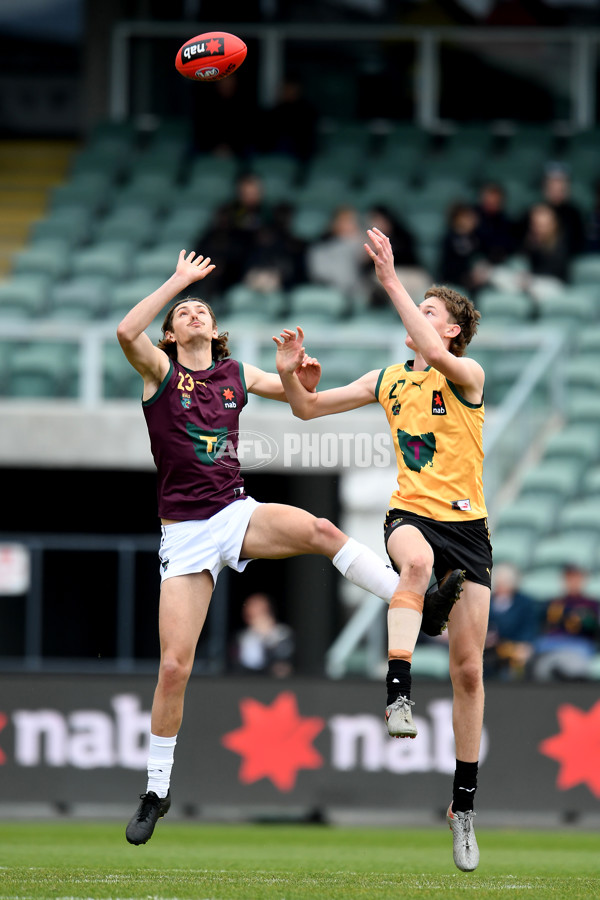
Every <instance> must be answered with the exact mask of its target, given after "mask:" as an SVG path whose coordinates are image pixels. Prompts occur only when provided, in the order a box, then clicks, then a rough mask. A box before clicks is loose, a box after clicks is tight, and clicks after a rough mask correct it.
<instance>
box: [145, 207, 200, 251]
mask: <svg viewBox="0 0 600 900" xmlns="http://www.w3.org/2000/svg"><path fill="white" fill-rule="evenodd" d="M213 216H214V213H213V210H212V209H210V208H208V207H203V206H194V205H190V206H184V207H178V208H176V209H173V210H171V212H169V213H167V215H166V216H165V218H164V219H162V220H159V221H158V222H155V223H154V235H155V237H154V239H155V242H156V244H167V243H170V244H175V243H177V244H180V245H181V247H180V249H182V250H183V249H185V250H187V249H188V248H189V249H190V250H196V249H200V248H197V247H196V244H197V242H198V240H199V239H200V238H201V237H203V236H204V235H206V234H207V233H208V231H209V228H210V225H211V223H212V221H213Z"/></svg>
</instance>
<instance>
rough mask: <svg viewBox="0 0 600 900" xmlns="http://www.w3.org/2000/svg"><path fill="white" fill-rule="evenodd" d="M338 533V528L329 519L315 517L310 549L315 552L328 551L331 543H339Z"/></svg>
mask: <svg viewBox="0 0 600 900" xmlns="http://www.w3.org/2000/svg"><path fill="white" fill-rule="evenodd" d="M340 534H341V532H340V529H339V528H337V527H336V526H335V525H334V524H333V522H330V521H329V519H315V520H314V523H313V534H312V540H311V549H312V550H313V551H315V552H317V553H328V552H330V550H331V547H332V545H334V544H337V543H339V539H340Z"/></svg>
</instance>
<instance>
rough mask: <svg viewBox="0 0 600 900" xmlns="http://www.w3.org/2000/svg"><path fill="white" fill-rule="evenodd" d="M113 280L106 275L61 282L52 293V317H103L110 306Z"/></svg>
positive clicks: (87, 276)
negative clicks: (109, 300)
mask: <svg viewBox="0 0 600 900" xmlns="http://www.w3.org/2000/svg"><path fill="white" fill-rule="evenodd" d="M111 287H112V279H110V278H107V277H106V275H102V274H100V275H78V276H75V277H73V278H69V279H65V280H64V281H59V282H58V283H57V284H55V285H53V286H52V289H51V291H50V310H49V313H50V315H51V316H52V317H58V318H67V317H68V316H71V315H72V316H73V317H74V318H77V319H81V318H84V319H87V318H90V317H92V318H94V317H98V318H99V317H101V316H102V315H104V313H105V312H106V309H107V305H108V298H109V296H110V290H111Z"/></svg>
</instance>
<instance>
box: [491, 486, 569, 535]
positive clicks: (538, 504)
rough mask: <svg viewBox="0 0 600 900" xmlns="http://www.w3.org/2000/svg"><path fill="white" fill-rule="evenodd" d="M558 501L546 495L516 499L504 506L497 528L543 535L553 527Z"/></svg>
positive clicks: (533, 495) (531, 495)
mask: <svg viewBox="0 0 600 900" xmlns="http://www.w3.org/2000/svg"><path fill="white" fill-rule="evenodd" d="M559 505H560V501H559V499H558V498H557V497H555V496H552V495H548V494H545V493H544V494H529V495H526V496H524V497H517V499H516V500H514V501H513V502H512V503H510V504H508V505H507V506H505V507H504V508H503V509H502V510H501V512H500V514H499V516H498V520H497V523H496V525H497V527H498V528H502V529H505V528H517V529H519V528H522V529H526V530H534V531H536V532H537V533H538V534H543V533H544V532H546V531H550V530H552V529H553V528H554V527H555V515H556V513H557V511H558V508H559Z"/></svg>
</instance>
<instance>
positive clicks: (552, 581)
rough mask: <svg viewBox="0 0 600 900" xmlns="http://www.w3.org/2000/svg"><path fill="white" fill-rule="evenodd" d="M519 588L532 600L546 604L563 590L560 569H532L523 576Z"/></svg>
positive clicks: (545, 567)
mask: <svg viewBox="0 0 600 900" xmlns="http://www.w3.org/2000/svg"><path fill="white" fill-rule="evenodd" d="M519 587H520V589H521V591H523V593H524V594H528V595H529V596H530V597H533V599H534V600H538V601H539V602H540V603H547V602H548V601H549V600H552V598H553V597H557V596H558V595H559V594H560V593H561V592H562V590H563V585H562V569H561V568H560V567H558V566H542V567H538V568H532V569H530V570H529V571H528V572H526V573H525V574H524V575H523V577H522V579H521V582H520V585H519Z"/></svg>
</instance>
